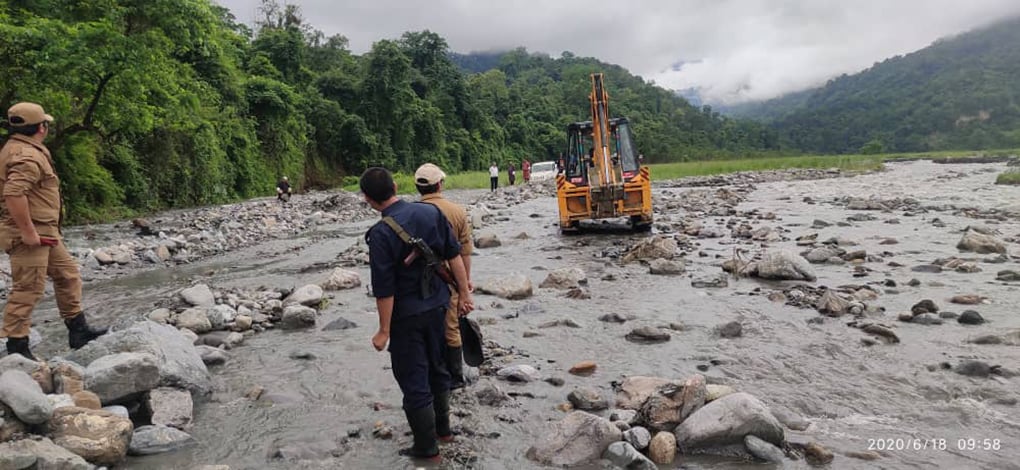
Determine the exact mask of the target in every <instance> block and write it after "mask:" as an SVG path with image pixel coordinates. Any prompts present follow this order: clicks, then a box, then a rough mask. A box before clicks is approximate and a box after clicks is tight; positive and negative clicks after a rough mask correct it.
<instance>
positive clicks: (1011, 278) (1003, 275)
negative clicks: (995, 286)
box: [995, 269, 1020, 282]
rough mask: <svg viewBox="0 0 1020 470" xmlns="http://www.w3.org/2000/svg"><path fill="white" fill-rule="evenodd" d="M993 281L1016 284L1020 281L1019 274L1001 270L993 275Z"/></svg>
mask: <svg viewBox="0 0 1020 470" xmlns="http://www.w3.org/2000/svg"><path fill="white" fill-rule="evenodd" d="M995 280H997V281H1004V282H1017V281H1020V272H1017V271H1010V270H1008V269H1007V270H1003V271H999V272H998V273H996V274H995Z"/></svg>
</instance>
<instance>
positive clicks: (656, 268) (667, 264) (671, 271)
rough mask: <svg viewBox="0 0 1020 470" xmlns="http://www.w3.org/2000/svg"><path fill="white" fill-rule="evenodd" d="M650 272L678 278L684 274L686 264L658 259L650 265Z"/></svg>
mask: <svg viewBox="0 0 1020 470" xmlns="http://www.w3.org/2000/svg"><path fill="white" fill-rule="evenodd" d="M648 272H649V273H650V274H655V275H660V276H676V275H678V274H683V272H684V263H683V261H680V260H668V259H663V258H656V259H653V260H652V261H650V262H649V263H648Z"/></svg>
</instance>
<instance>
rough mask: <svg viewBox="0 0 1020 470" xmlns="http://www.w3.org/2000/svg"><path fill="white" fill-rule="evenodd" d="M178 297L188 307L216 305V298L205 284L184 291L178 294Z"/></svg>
mask: <svg viewBox="0 0 1020 470" xmlns="http://www.w3.org/2000/svg"><path fill="white" fill-rule="evenodd" d="M180 296H181V298H182V299H184V301H185V302H187V303H188V305H191V306H193V307H212V306H213V305H216V296H214V295H213V292H212V290H211V289H209V286H207V285H205V284H197V285H195V286H192V287H189V288H187V289H184V290H182V291H181V292H180Z"/></svg>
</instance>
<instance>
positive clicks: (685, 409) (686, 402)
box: [680, 374, 708, 421]
mask: <svg viewBox="0 0 1020 470" xmlns="http://www.w3.org/2000/svg"><path fill="white" fill-rule="evenodd" d="M707 398H708V389H707V388H706V383H705V377H704V376H703V375H701V374H694V375H692V376H690V377H688V378H687V380H686V381H685V382H684V388H683V391H682V392H681V397H680V401H681V402H682V403H683V405H682V407H681V409H680V420H681V421H682V420H685V419H687V417H689V416H690V415H691V414H692V413H694V412H695V411H697V410H698V408H701V407H702V406H703V405H704V404H705V400H706V399H707Z"/></svg>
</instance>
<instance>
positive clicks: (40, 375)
mask: <svg viewBox="0 0 1020 470" xmlns="http://www.w3.org/2000/svg"><path fill="white" fill-rule="evenodd" d="M11 369H18V370H20V371H22V372H24V373H26V374H28V375H30V376H31V377H32V380H35V381H36V383H38V384H39V387H40V388H41V389H42V391H43V393H53V373H52V371H51V370H50V367H49V365H47V364H46V363H45V362H36V361H33V360H31V359H27V358H25V357H24V356H22V355H21V354H9V355H7V356H4V357H3V358H2V359H0V374H3V373H4V372H6V371H8V370H11Z"/></svg>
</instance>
